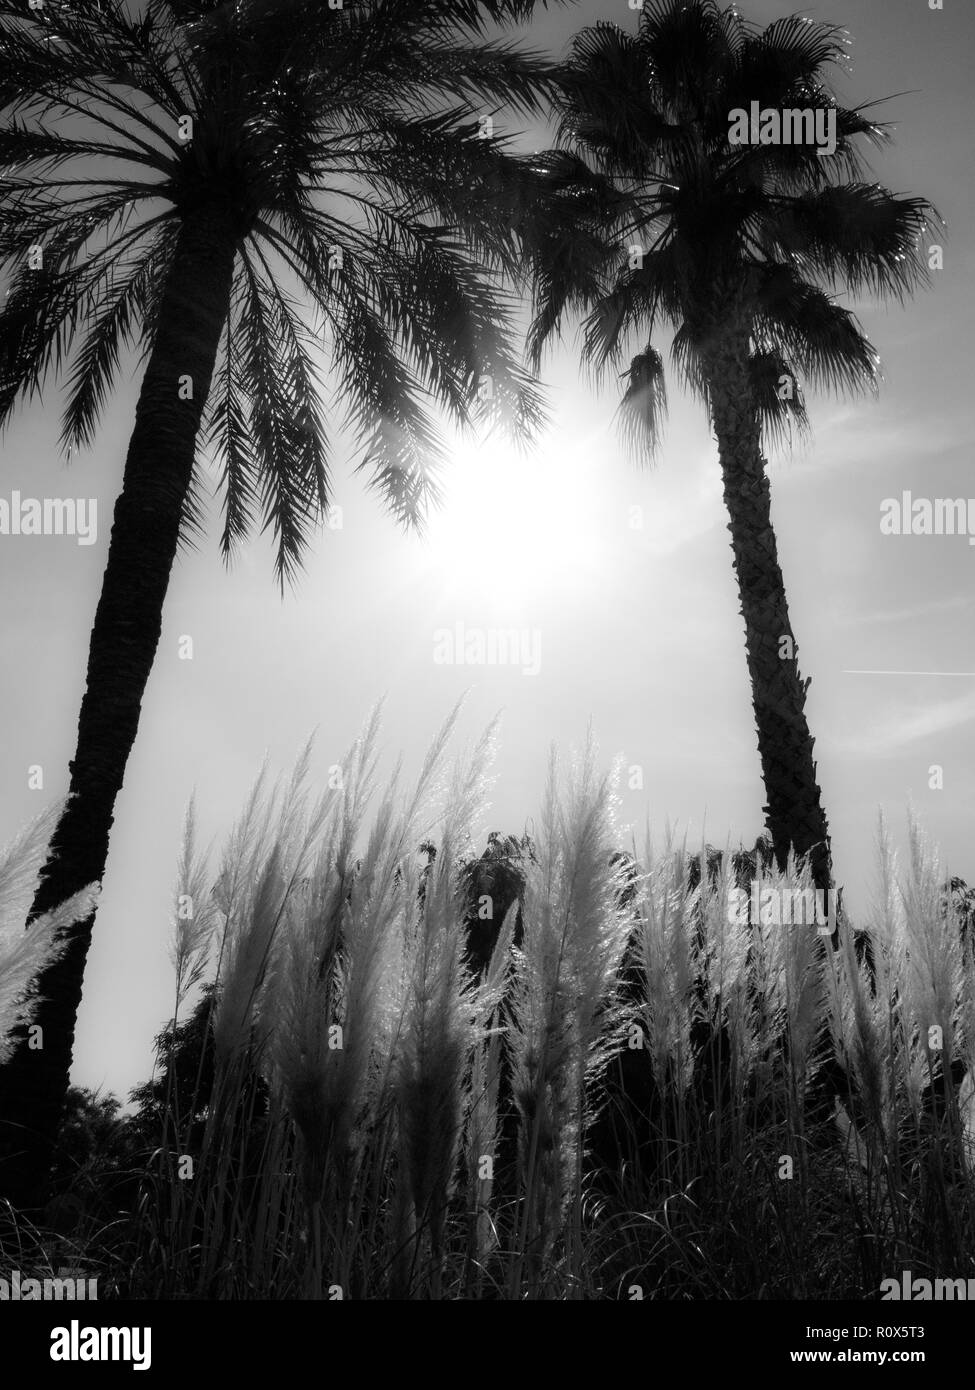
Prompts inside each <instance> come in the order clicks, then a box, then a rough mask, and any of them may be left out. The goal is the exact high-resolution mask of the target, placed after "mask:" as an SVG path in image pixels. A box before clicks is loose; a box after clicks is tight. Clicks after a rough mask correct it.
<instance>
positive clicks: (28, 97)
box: [0, 0, 550, 1202]
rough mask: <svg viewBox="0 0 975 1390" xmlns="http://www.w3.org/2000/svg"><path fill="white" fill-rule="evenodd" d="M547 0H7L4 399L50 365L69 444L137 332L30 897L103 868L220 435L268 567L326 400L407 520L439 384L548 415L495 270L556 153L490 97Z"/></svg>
mask: <svg viewBox="0 0 975 1390" xmlns="http://www.w3.org/2000/svg"><path fill="white" fill-rule="evenodd" d="M533 4H534V0H424V3H423V4H422V5H417V4H415V3H413V0H358V3H356V4H354V5H353V4H346V5H344V6H342V5H338V6H335V7H333V6H332V4H331V3H329V4H326V3H324V0H235V3H220V2H219V0H148V3H147V4H145V5H144V7H142V8H141V9H138V12H137V13H133V12H134V11H135V10H136V9H137V7H136V6H133V5H132V4H131V3H125V0H101V3H100V4H99V5H97V6H96V5H94V4H92V5H87V6H85V5H79V4H77V3H74V0H44V3H43V5H42V6H41V7H39V8H33V7H32V6H31V4H30V3H29V0H0V44H2V50H3V56H4V62H3V74H2V77H0V111H2V116H0V165H2V166H5V167H4V171H3V182H2V187H0V261H2V264H3V267H4V271H5V273H6V277H7V280H8V284H9V291H8V294H7V298H6V301H5V303H4V304H3V307H2V310H0V421H3V420H6V418H7V417H8V416H9V414H10V412H11V410H12V409H13V407H14V405H15V403H16V402H17V400H18V398H20V397H22V396H24V395H25V394H26V395H30V394H32V393H33V392H34V391H35V390H36V389H37V388H38V387H39V386H40V385H41V384H42V382H43V380H44V378H45V376H46V375H48V374H50V373H54V374H56V375H57V376H58V377H60V379H61V381H62V383H63V384H64V387H65V393H66V396H65V405H64V414H63V440H64V443H65V445H66V446H71V445H76V444H78V445H87V444H90V443H91V442H92V441H93V438H94V435H95V430H96V424H97V420H98V416H99V411H100V408H101V407H102V405H103V403H104V402H105V400H106V398H107V396H108V395H109V393H110V391H111V388H112V385H113V381H114V378H115V376H116V373H117V369H118V368H119V365H120V362H121V360H122V359H123V358H124V357H125V355H126V354H127V353H128V352H129V351H130V350H132V349H135V350H139V351H141V354H142V355H143V357H144V358H145V359H147V360H146V365H145V371H144V375H143V378H142V384H141V390H140V394H139V398H138V404H137V407H136V412H135V426H134V430H133V433H132V436H131V442H130V444H129V449H128V455H127V459H126V463H125V471H124V480H123V484H122V490H121V493H120V495H119V497H118V501H117V503H116V507H115V514H114V524H113V527H112V534H111V544H110V548H109V555H108V563H107V567H106V570H105V576H104V582H103V586H102V592H101V597H100V600H99V603H98V608H97V612H96V615H95V621H94V627H93V629H92V635H91V646H90V652H89V661H88V675H87V686H86V690H85V694H84V699H83V702H82V707H81V714H80V719H79V727H78V742H77V751H76V753H75V757H74V760H73V761H72V763H71V781H70V790H71V794H72V796H71V800H70V802H69V804H68V809H67V810H66V812H65V814H64V816H63V818H62V819H61V821H60V823H59V824H58V826H57V830H56V833H55V835H54V837H53V840H52V843H51V847H50V852H49V859H48V863H47V866H46V870H45V873H44V874H43V876H42V879H41V882H40V886H39V889H38V892H37V896H36V899H35V902H34V908H33V913H34V915H36V914H39V913H41V912H42V911H44V910H45V909H46V907H47V905H49V904H52V903H56V902H60V901H61V900H62V899H64V898H66V897H68V896H69V895H70V894H72V893H73V892H74V891H75V890H76V889H78V888H80V887H82V886H84V885H88V884H90V883H92V882H93V881H96V880H100V879H101V877H102V874H103V871H104V868H105V862H106V856H107V852H108V844H109V833H110V829H111V826H112V819H113V808H114V804H115V799H116V797H117V795H118V792H119V790H120V788H121V786H122V780H123V776H124V773H125V767H126V762H127V759H128V756H129V753H130V750H131V748H132V745H133V741H134V739H135V736H136V730H137V727H138V723H139V717H140V709H141V704H142V699H143V692H144V691H145V687H146V682H147V680H148V677H149V672H150V670H151V667H152V663H153V659H154V656H155V652H156V646H157V643H158V640H159V634H160V626H161V615H162V609H163V602H164V599H165V596H166V590H167V586H168V583H169V576H170V572H171V570H172V567H173V563H174V559H175V557H176V554H177V549H178V546H179V543H180V540H181V537H183V536H184V535H185V533H186V531H187V528H191V527H193V526H194V525H196V526H200V525H201V515H200V510H199V507H198V505H197V502H198V492H197V490H196V484H197V481H198V476H199V475H198V466H199V460H200V457H201V454H202V453H203V452H205V451H211V452H212V453H213V454H214V455H215V456H216V458H217V459H218V461H219V464H220V466H221V467H222V484H223V507H224V522H223V535H222V545H223V549H224V551H225V553H226V554H228V555H229V554H230V553H231V552H232V551H233V550H234V548H235V546H236V545H237V544H238V543H239V542H240V541H241V540H242V539H243V538H244V537H245V536H246V535H248V534H249V533H250V531H251V530H252V528H253V527H254V526H263V528H264V529H266V530H267V529H269V530H270V531H271V532H272V533H273V536H274V538H275V541H276V568H277V574H278V577H279V579H280V581H281V582H282V583H283V582H284V581H285V580H286V579H290V578H293V576H294V574H295V572H296V570H297V568H298V567H299V565H300V561H301V557H302V553H303V549H304V547H305V546H306V544H307V542H308V540H309V538H310V535H311V533H312V532H313V530H314V528H315V526H316V523H317V522H319V521H320V520H321V518H322V515H323V512H324V510H325V509H326V508H327V507H328V505H329V497H330V443H329V434H330V430H329V421H330V419H331V415H332V411H333V410H340V411H341V412H342V414H343V416H344V417H345V419H347V420H348V421H350V422H351V425H352V427H353V428H354V430H355V431H356V433H357V435H358V439H359V443H360V445H361V461H360V463H359V467H360V468H363V469H365V470H366V472H367V474H368V478H369V482H370V484H371V486H372V487H373V489H374V490H375V491H376V492H378V494H379V497H380V499H381V501H382V502H383V503H384V504H385V505H386V506H387V507H388V508H389V509H390V510H391V512H392V513H393V514H394V515H395V516H396V517H397V518H399V519H400V520H401V521H402V522H404V523H406V524H412V523H416V522H419V521H421V520H422V517H423V514H424V512H425V510H426V508H427V507H428V506H429V505H430V504H431V503H432V502H434V501H435V500H436V497H437V481H436V464H437V461H438V457H439V450H440V440H439V436H438V431H437V428H436V424H435V418H434V414H435V412H436V411H442V412H443V413H444V414H445V415H446V417H447V418H450V419H452V420H454V421H455V422H458V423H459V424H462V425H466V423H468V422H469V421H470V420H471V419H472V418H473V417H475V416H481V415H484V416H487V417H489V419H493V420H505V421H507V422H508V423H509V424H511V425H513V426H514V427H515V428H517V429H521V430H530V429H531V428H532V427H533V425H534V424H535V423H536V422H537V420H538V419H539V415H540V404H539V400H538V397H537V395H536V394H535V391H534V388H533V385H532V381H531V378H530V377H529V375H528V374H527V372H526V371H525V369H524V367H523V365H521V364H520V358H519V355H518V353H517V352H516V350H515V346H514V344H515V337H514V334H513V331H512V330H511V328H510V325H509V314H508V309H509V304H508V301H507V298H506V294H505V291H504V285H505V283H506V277H507V276H509V275H513V274H515V273H516V272H517V270H518V268H519V266H520V264H521V261H522V259H523V258H524V253H525V250H526V247H527V246H528V245H529V243H530V241H531V237H532V235H533V234H534V233H533V227H534V226H535V220H536V219H537V218H538V217H539V216H540V215H542V214H541V209H540V205H539V204H538V202H537V197H536V195H537V193H538V190H539V186H540V185H539V179H538V176H537V173H536V171H535V170H534V169H533V167H532V166H531V165H530V164H529V163H527V162H525V161H523V160H522V159H520V158H518V157H516V156H515V155H513V154H512V153H511V152H510V151H509V149H508V148H507V145H506V144H505V142H504V141H502V140H501V139H499V138H497V137H495V136H494V135H493V132H492V128H491V126H490V124H489V122H488V120H487V119H486V118H487V117H488V116H490V115H492V114H496V113H497V111H498V109H499V108H501V107H507V108H508V109H511V110H514V111H519V112H521V113H535V112H537V111H539V110H540V109H541V108H542V105H543V103H544V100H545V94H546V90H547V88H548V86H549V78H550V74H549V68H548V66H547V64H546V63H545V62H544V61H542V60H541V59H540V58H538V57H537V56H535V55H532V54H530V53H526V52H524V51H522V50H521V49H519V48H518V47H516V46H514V45H513V44H512V43H511V42H510V41H508V40H507V39H505V38H504V37H503V36H501V37H495V38H493V39H490V40H489V39H488V38H487V32H486V31H487V26H488V25H489V24H493V25H503V24H504V23H505V22H507V21H511V20H522V19H524V18H525V17H526V16H528V15H529V14H530V12H531V9H532V7H533ZM482 113H483V114H482ZM508 293H511V289H510V288H509V290H508ZM326 386H330V387H331V388H332V389H331V401H330V404H329V405H328V406H326V404H325V402H324V400H323V395H322V389H323V388H325V387H326ZM91 930H92V920H91V919H89V920H88V921H87V922H85V923H84V924H83V925H82V926H81V927H80V928H79V929H77V930H76V931H75V933H74V935H73V937H72V940H71V944H70V949H69V950H68V952H67V954H66V955H65V956H64V958H63V960H62V961H61V962H60V963H59V964H58V966H57V967H56V968H53V969H51V970H49V971H48V972H47V973H46V974H45V975H44V976H43V978H42V979H41V981H40V987H41V991H42V993H43V995H44V997H45V1000H46V1002H45V1003H44V1004H43V1006H42V1008H41V1011H40V1013H39V1014H38V1017H37V1022H39V1023H40V1025H41V1027H42V1029H43V1035H42V1036H43V1048H42V1049H40V1050H32V1049H30V1048H29V1047H28V1046H27V1045H26V1042H25V1040H23V1039H22V1040H21V1045H20V1047H19V1048H18V1050H17V1053H16V1054H15V1057H14V1059H13V1061H12V1062H11V1063H10V1065H9V1066H8V1067H7V1068H6V1069H5V1071H4V1072H3V1074H2V1078H0V1090H2V1097H0V1112H2V1117H3V1121H4V1124H3V1126H2V1128H0V1157H3V1158H4V1160H5V1161H4V1162H3V1163H2V1165H0V1173H2V1176H0V1187H2V1189H3V1191H4V1192H5V1193H6V1194H7V1195H8V1196H9V1197H11V1198H12V1199H15V1200H19V1201H21V1202H23V1201H25V1200H27V1198H28V1197H33V1196H34V1195H36V1193H37V1191H38V1180H39V1178H40V1177H42V1176H43V1174H44V1172H45V1171H46V1168H47V1163H48V1158H49V1155H50V1150H51V1145H52V1142H53V1137H54V1135H55V1132H56V1128H57V1123H58V1118H59V1115H60V1112H61V1108H62V1104H63V1099H64V1094H65V1089H66V1085H67V1080H68V1069H69V1065H70V1061H71V1051H72V1042H73V1034H74V1023H75V1015H76V1012H77V1008H78V1004H79V1000H80V996H81V987H82V978H83V972H84V965H85V958H86V955H87V952H88V947H89V943H90V939H91Z"/></svg>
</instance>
